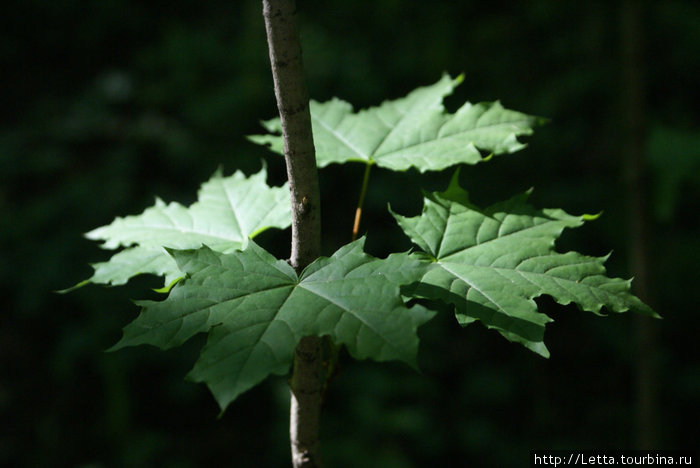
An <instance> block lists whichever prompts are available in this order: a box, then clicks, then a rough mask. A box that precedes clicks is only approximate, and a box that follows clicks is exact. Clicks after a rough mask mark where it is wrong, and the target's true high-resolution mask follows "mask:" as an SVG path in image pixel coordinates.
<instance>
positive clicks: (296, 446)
mask: <svg viewBox="0 0 700 468" xmlns="http://www.w3.org/2000/svg"><path fill="white" fill-rule="evenodd" d="M263 16H264V18H265V29H266V31H267V43H268V48H269V50H270V64H271V66H272V76H273V80H274V84H275V96H276V98H277V107H278V109H279V113H280V119H281V123H282V136H283V138H284V159H285V161H286V164H287V178H288V179H289V191H290V197H291V205H292V249H291V250H292V251H291V257H290V264H291V265H292V267H293V268H294V269H295V270H296V271H297V272H301V270H302V269H303V268H304V267H306V266H307V265H308V264H309V263H311V262H312V261H314V260H315V259H316V258H318V256H319V255H320V250H321V248H320V247H321V202H320V195H319V189H318V173H317V168H316V155H315V151H314V143H313V135H312V132H311V114H310V112H309V96H308V93H307V90H306V85H305V83H304V71H303V65H302V60H301V44H300V41H299V32H298V29H297V25H296V6H295V4H294V0H263ZM321 344H322V340H321V338H319V337H305V338H302V340H301V341H300V342H299V344H298V345H297V347H296V350H295V353H294V370H293V372H292V377H291V379H290V387H291V411H290V428H289V434H290V439H291V446H292V462H293V464H294V467H295V468H300V467H304V468H308V467H316V466H319V465H320V462H319V454H318V451H319V441H318V427H319V419H320V414H321V389H322V386H323V385H322V384H323V372H322V368H321Z"/></svg>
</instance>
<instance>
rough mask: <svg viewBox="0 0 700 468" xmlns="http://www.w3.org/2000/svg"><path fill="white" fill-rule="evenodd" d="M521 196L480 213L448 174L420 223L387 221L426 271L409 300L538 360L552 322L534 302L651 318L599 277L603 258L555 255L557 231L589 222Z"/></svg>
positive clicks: (622, 288)
mask: <svg viewBox="0 0 700 468" xmlns="http://www.w3.org/2000/svg"><path fill="white" fill-rule="evenodd" d="M527 196H528V193H524V194H521V195H517V196H515V197H513V198H511V199H510V200H508V201H506V202H503V203H497V204H495V205H492V206H490V207H488V208H486V209H480V208H478V207H476V206H474V205H472V204H471V203H470V202H469V199H468V194H467V192H466V191H464V190H463V189H462V188H461V187H460V186H459V184H458V182H457V174H455V177H453V179H452V182H451V183H450V185H449V187H448V189H447V191H445V192H442V193H437V192H436V193H431V194H427V195H426V196H425V198H424V207H423V212H422V214H421V216H417V217H413V218H407V217H403V216H400V215H398V214H395V213H392V214H393V215H394V217H395V218H396V220H397V222H398V223H399V225H400V226H401V228H402V229H403V230H404V232H405V233H406V235H408V237H410V238H411V240H412V241H413V242H414V243H415V244H416V245H417V246H419V247H420V248H421V249H422V251H423V252H422V253H419V254H418V255H416V256H417V257H420V258H422V260H423V261H424V262H425V263H426V264H429V265H430V269H429V270H428V271H427V272H426V273H425V275H424V276H423V278H422V279H421V281H420V283H419V284H418V285H416V286H414V288H413V291H412V292H411V294H413V295H414V296H416V297H424V298H428V299H437V300H441V301H443V302H447V303H450V304H454V305H455V306H456V315H457V319H458V321H459V322H460V323H461V324H463V325H467V324H469V323H471V322H473V321H475V320H478V321H481V322H482V323H483V324H484V325H486V326H487V327H489V328H494V329H496V330H497V331H498V332H499V333H501V335H503V336H504V337H506V338H507V339H508V340H511V341H515V342H518V343H521V344H523V345H525V346H526V347H528V348H529V349H531V350H533V351H535V352H536V353H538V354H541V355H543V356H545V357H546V356H548V355H549V352H548V351H547V348H546V347H545V345H544V343H543V339H544V327H545V324H546V323H547V322H550V321H551V318H549V317H548V316H547V315H545V314H543V313H540V312H538V311H537V304H536V303H535V301H534V300H533V299H534V298H536V297H538V296H540V295H543V294H546V295H549V296H551V297H552V298H554V300H555V301H557V302H558V303H560V304H563V305H566V304H569V303H571V302H573V303H576V304H577V305H578V307H579V308H580V309H582V310H585V311H590V312H594V313H597V314H599V313H600V310H601V308H602V307H605V308H607V309H608V310H609V311H612V312H624V311H627V310H634V311H637V312H640V313H643V314H647V315H652V316H655V315H656V314H655V313H654V312H653V311H652V310H651V309H650V308H649V307H648V306H647V305H645V304H644V303H643V302H641V301H640V300H639V299H638V298H637V297H635V296H633V295H632V294H631V293H630V281H629V280H622V279H619V278H608V277H607V276H605V267H604V266H603V264H604V262H605V260H606V258H607V257H602V258H600V257H590V256H585V255H581V254H579V253H577V252H566V253H558V252H556V251H555V250H554V243H555V240H556V239H557V238H558V237H559V236H560V234H561V233H562V231H563V230H564V229H566V228H574V227H578V226H581V225H582V224H583V223H584V222H585V221H586V220H587V219H592V218H595V216H590V215H584V216H572V215H569V214H567V213H565V212H564V211H562V210H559V209H545V210H537V209H535V208H533V207H532V206H530V205H528V204H527V203H526V199H527Z"/></svg>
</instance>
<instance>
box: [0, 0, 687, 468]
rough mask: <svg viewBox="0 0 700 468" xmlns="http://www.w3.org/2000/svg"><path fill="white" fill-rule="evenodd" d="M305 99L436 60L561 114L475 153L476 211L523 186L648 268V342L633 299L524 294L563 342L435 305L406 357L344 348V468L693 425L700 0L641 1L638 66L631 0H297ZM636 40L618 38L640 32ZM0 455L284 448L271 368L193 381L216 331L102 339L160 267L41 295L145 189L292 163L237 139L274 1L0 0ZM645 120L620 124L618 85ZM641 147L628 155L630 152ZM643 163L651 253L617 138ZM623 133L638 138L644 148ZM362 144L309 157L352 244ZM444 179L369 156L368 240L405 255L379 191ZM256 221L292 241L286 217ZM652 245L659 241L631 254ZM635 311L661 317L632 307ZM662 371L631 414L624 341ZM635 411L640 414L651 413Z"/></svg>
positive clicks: (179, 189)
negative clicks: (636, 221) (379, 358)
mask: <svg viewBox="0 0 700 468" xmlns="http://www.w3.org/2000/svg"><path fill="white" fill-rule="evenodd" d="M298 7H299V10H300V23H301V29H302V36H303V37H302V41H303V46H304V60H305V65H306V71H307V77H308V85H309V89H310V94H311V95H312V97H314V98H315V99H318V100H326V99H329V98H330V97H332V96H338V97H341V98H343V99H345V100H347V101H350V102H352V103H353V104H354V105H355V106H356V108H360V107H366V106H369V105H375V104H378V103H379V102H381V101H382V100H383V99H393V98H397V97H400V96H403V95H404V94H406V93H407V92H408V91H410V90H411V89H413V88H415V87H417V86H421V85H426V84H430V83H433V82H435V81H437V79H438V78H439V77H440V76H441V74H442V73H443V72H449V73H451V74H453V75H455V74H458V73H461V72H464V73H465V74H466V79H465V82H464V84H463V85H462V86H461V87H460V88H459V89H458V91H457V92H456V93H455V96H454V97H451V98H449V99H448V101H447V106H448V108H450V109H452V110H454V109H455V108H456V107H457V106H458V105H459V104H461V103H462V102H463V101H465V100H471V101H481V100H494V99H501V101H502V102H503V103H504V105H505V106H507V107H510V108H513V109H517V110H520V111H524V112H528V113H532V114H537V115H542V116H546V117H549V118H551V119H552V121H551V123H550V124H549V125H548V126H546V127H544V128H541V129H538V130H537V132H536V134H535V135H534V136H533V137H532V138H530V139H529V143H530V145H529V147H528V148H527V149H526V150H524V151H522V152H519V153H517V154H514V155H509V156H502V157H499V158H495V159H494V160H492V161H491V162H489V163H487V164H481V165H478V166H475V167H465V168H463V169H462V172H461V180H462V183H463V185H465V187H466V188H467V189H468V190H470V192H471V195H472V199H473V200H474V201H475V202H477V203H480V204H488V203H492V202H495V201H498V200H499V199H503V198H506V197H509V196H511V195H513V194H514V193H517V192H519V191H522V190H525V189H527V188H529V187H532V186H534V187H535V191H534V194H533V196H532V200H533V202H534V203H535V204H537V205H538V206H541V207H561V208H564V209H566V210H567V211H569V212H572V213H595V212H598V211H600V210H603V211H604V214H603V216H602V217H601V218H600V219H599V220H598V221H596V222H593V223H589V224H587V225H586V227H584V228H582V229H579V230H577V231H576V232H567V233H566V234H565V235H564V237H563V238H562V240H561V241H560V242H559V246H560V247H561V248H562V249H563V248H575V249H576V250H579V251H581V252H584V253H587V254H592V255H604V254H606V253H608V252H609V251H610V250H611V249H612V250H614V252H613V255H612V257H611V259H610V261H609V271H610V273H611V275H614V276H624V277H630V276H633V275H634V274H635V272H634V271H632V269H631V267H630V264H631V259H632V258H634V257H635V256H637V255H642V258H646V262H647V264H648V265H649V268H650V281H649V287H648V288H647V289H646V290H645V291H638V292H639V293H640V294H642V295H644V296H645V297H647V298H648V299H649V302H650V303H651V304H652V305H653V306H654V307H655V308H656V309H657V310H658V311H659V312H660V313H661V314H662V315H663V316H664V319H663V320H661V321H651V322H652V323H651V326H650V328H651V330H652V334H653V343H652V344H650V345H645V346H644V347H643V349H640V346H639V345H638V342H637V341H636V338H635V336H636V330H637V328H638V327H639V324H640V320H638V319H637V318H636V317H634V316H632V315H628V314H623V315H620V316H612V317H608V318H600V317H596V316H593V315H591V314H584V313H581V312H579V311H578V310H577V309H576V308H575V307H558V306H555V305H554V304H553V302H552V301H551V300H549V299H547V298H542V299H541V300H539V301H538V302H539V303H540V305H541V307H542V308H543V310H545V311H546V312H548V313H549V314H550V315H552V316H553V317H554V318H555V320H556V321H555V322H554V323H553V324H551V325H549V326H548V329H547V343H548V345H549V348H550V350H551V352H552V358H551V359H549V360H544V359H542V358H540V357H538V356H536V355H534V354H532V353H530V352H528V351H526V350H525V349H524V348H522V347H519V346H517V345H513V344H509V343H508V342H506V341H505V340H503V339H502V338H500V336H498V335H497V334H496V333H495V332H490V331H487V330H485V329H484V328H483V327H481V326H479V325H474V326H471V327H469V328H467V329H459V327H457V326H456V325H455V324H454V322H453V321H452V320H451V319H450V318H449V316H448V315H443V316H440V317H439V318H438V319H437V320H435V321H433V322H431V323H430V324H428V325H426V326H425V327H423V329H422V330H421V336H422V344H421V350H420V364H421V368H422V371H423V372H422V374H418V373H415V372H413V371H412V370H410V369H409V368H407V367H406V366H404V365H400V364H382V365H380V364H376V363H373V362H354V361H351V360H350V359H349V358H348V357H347V356H344V358H343V360H342V363H341V366H342V368H341V373H340V375H339V377H338V379H337V380H336V381H335V382H334V383H333V385H332V387H331V389H330V391H329V393H328V395H327V401H326V406H325V413H324V416H323V421H322V424H323V425H322V431H323V434H322V437H323V453H324V456H325V459H326V461H327V463H328V466H331V467H358V466H363V467H373V466H377V467H414V466H415V467H422V466H456V465H460V464H465V465H466V464H467V463H471V464H472V466H479V467H501V466H513V467H518V466H527V463H528V456H529V451H530V450H531V449H554V448H589V449H595V448H632V447H636V446H638V445H639V441H640V438H646V439H647V440H648V441H649V442H647V443H646V444H645V445H644V448H650V449H658V448H692V447H693V446H694V444H695V443H697V440H698V435H699V434H698V429H697V421H698V417H699V416H700V415H699V414H698V395H699V394H700V366H699V361H698V349H699V347H698V345H697V330H698V325H699V320H698V303H700V295H699V294H698V289H699V288H698V285H697V282H698V279H699V278H698V274H697V268H698V263H699V260H700V258H699V257H700V254H699V253H698V252H699V251H700V238H699V237H698V224H699V222H698V202H699V200H700V197H699V192H700V132H699V131H698V128H700V127H699V124H700V108H699V107H698V102H700V99H699V97H700V96H699V94H700V86H698V84H697V79H698V76H699V72H700V28H699V27H698V25H699V24H700V3H698V2H693V1H680V0H666V1H662V2H638V3H634V4H633V9H634V8H637V9H638V12H639V16H640V29H639V31H638V32H637V33H634V34H633V35H632V36H631V38H630V40H631V42H632V43H633V44H637V45H638V46H639V47H640V49H641V51H642V52H641V55H640V64H641V66H640V67H638V68H636V69H630V66H629V63H628V62H626V59H625V58H626V57H627V55H626V53H625V52H624V48H623V46H622V43H623V40H622V38H624V37H625V33H624V30H623V28H622V27H621V25H622V24H623V21H624V19H625V15H629V14H630V13H629V10H627V9H625V8H626V7H624V6H623V4H622V2H618V1H602V0H601V1H589V2H560V1H554V0H549V1H544V0H541V1H532V2H516V1H492V2H467V1H461V2H458V1H455V0H440V1H435V2H422V1H398V0H372V1H367V0H356V1H354V2H321V1H304V0H299V1H298ZM628 38H629V36H628ZM0 60H1V61H2V68H1V69H2V73H1V74H0V86H1V88H0V97H1V100H0V103H1V104H2V106H1V107H0V118H1V127H0V245H1V247H0V308H1V309H2V320H1V322H0V364H1V366H2V367H1V370H2V375H1V376H0V422H1V423H2V433H1V434H0V465H3V466H32V467H34V466H58V467H62V466H67V467H68V466H70V467H72V466H76V467H88V466H89V467H120V466H128V467H140V466H143V467H150V466H167V467H204V466H237V467H238V466H241V467H247V466H251V467H259V466H265V467H268V466H270V467H275V466H288V464H289V455H288V454H289V449H288V441H287V439H288V436H287V409H288V391H287V388H286V384H285V381H284V379H283V378H271V379H269V380H268V381H266V382H265V383H264V384H263V385H262V386H260V387H257V388H255V389H254V390H252V391H250V392H248V393H246V394H245V395H243V396H242V397H241V398H239V399H238V400H237V401H236V402H234V403H233V404H232V405H231V406H230V407H229V409H228V411H227V412H226V413H225V414H224V415H223V417H222V418H220V419H217V417H216V416H217V413H218V408H217V406H216V404H215V402H214V400H213V398H212V397H211V395H210V394H209V393H208V391H207V390H206V388H205V387H204V386H202V385H196V384H192V383H188V382H184V381H183V376H184V375H185V374H186V372H187V371H188V370H189V368H190V367H191V366H192V364H193V363H194V360H195V359H196V356H197V350H198V348H199V347H200V346H201V345H202V343H203V339H202V338H203V337H200V338H198V339H195V340H192V342H191V343H188V344H187V345H185V346H184V347H182V348H180V349H176V350H171V351H168V352H161V351H158V350H155V349H153V348H147V347H139V348H133V349H127V350H124V351H120V352H117V353H103V350H104V349H106V348H108V347H109V346H111V345H112V344H114V343H115V342H116V340H117V339H118V338H119V336H120V328H121V327H122V326H123V325H125V324H126V323H127V322H129V321H130V320H131V319H133V318H134V317H135V315H136V314H137V312H138V310H137V308H136V306H134V305H133V304H131V303H130V302H129V299H132V298H133V299H141V298H145V297H155V294H154V293H151V292H150V291H149V289H148V288H149V287H155V286H157V285H158V284H159V282H158V280H157V279H153V278H138V279H137V280H135V281H132V283H130V284H129V285H128V286H126V287H122V288H101V287H96V286H90V287H86V288H83V289H81V290H79V291H77V292H74V293H71V294H69V295H57V294H54V293H53V292H52V291H54V290H57V289H61V288H65V287H67V286H70V285H72V284H75V283H76V282H78V281H80V280H82V279H84V278H86V277H88V276H89V275H90V274H91V269H90V267H89V266H88V262H90V261H93V262H94V261H101V260H104V259H106V258H108V255H109V254H108V253H107V252H104V251H102V250H100V249H99V248H98V247H97V246H96V245H95V244H94V243H91V242H89V241H87V240H85V239H84V238H82V237H81V234H82V233H84V232H86V231H88V230H90V229H92V228H94V227H97V226H100V225H103V224H106V223H109V222H110V221H111V220H112V219H113V218H114V217H115V216H117V215H127V214H136V213H140V212H141V211H142V210H143V209H144V208H145V207H147V206H149V205H150V204H151V203H152V202H153V198H154V196H156V195H158V196H160V197H162V198H163V199H164V200H166V201H175V200H176V201H179V202H181V203H190V202H192V201H193V200H194V197H195V192H196V189H197V187H198V186H199V184H200V183H201V182H202V181H204V180H205V179H206V178H208V177H209V176H210V175H211V174H212V173H213V172H214V170H215V169H216V168H217V166H218V165H220V164H221V165H223V168H224V171H225V173H226V174H230V173H231V172H233V171H234V170H236V169H242V170H244V171H246V172H247V173H249V174H250V173H252V172H255V171H257V170H258V169H259V168H260V165H261V160H263V159H264V160H265V161H267V165H268V168H269V171H270V174H271V175H270V177H271V181H272V182H273V183H275V184H280V183H282V182H283V180H284V168H283V163H282V160H281V158H279V157H277V156H275V155H271V154H269V153H268V152H266V150H265V149H263V148H259V147H256V146H254V145H252V144H250V143H248V142H246V140H245V138H244V136H245V135H247V134H251V133H256V132H259V131H260V130H261V127H260V126H259V124H258V122H259V120H261V119H267V118H270V117H273V116H274V115H275V113H276V108H275V101H274V95H273V90H272V83H271V76H270V71H269V64H268V56H267V50H266V43H265V35H264V26H263V22H262V16H261V4H260V2H258V1H253V0H239V1H234V0H229V1H207V2H194V1H184V0H171V1H168V2H164V1H151V2H136V1H128V0H105V1H99V2H87V1H78V0H56V1H54V2H44V1H39V0H22V1H18V0H11V1H5V2H3V4H2V6H1V7H0ZM634 82H639V83H642V85H643V93H642V99H641V101H639V100H638V101H637V102H636V103H635V104H634V106H635V107H634V109H635V111H634V115H635V116H637V117H638V118H639V122H640V125H641V126H640V127H639V128H638V129H636V130H634V131H631V132H628V131H626V130H625V124H624V122H625V118H626V117H625V116H626V115H628V114H629V112H628V111H629V108H630V102H629V101H628V100H627V99H626V98H625V96H626V94H625V92H626V91H628V90H629V89H632V88H631V87H632V86H633V83H634ZM630 148H632V149H630ZM634 148H638V150H637V151H638V152H639V154H640V155H641V156H642V158H643V159H642V162H643V164H644V171H645V177H644V179H643V185H642V188H643V191H642V192H643V193H642V196H643V197H645V198H646V199H647V200H648V204H647V205H646V206H647V208H646V209H645V211H644V216H643V218H642V220H643V222H644V223H645V224H646V225H647V226H648V228H649V232H650V236H649V242H648V244H647V246H646V253H645V252H644V251H639V250H638V249H637V250H635V249H634V248H633V247H632V246H633V244H632V243H631V242H630V239H632V238H633V236H636V235H638V232H637V231H635V230H633V229H632V228H631V227H630V226H631V224H630V219H629V217H630V216H629V215H630V213H632V212H633V211H632V208H631V207H632V204H633V203H634V199H635V197H632V196H630V195H629V191H628V190H627V188H626V187H627V185H626V180H628V179H626V178H625V174H626V170H625V163H624V157H623V156H624V155H625V154H628V153H629V152H630V151H634ZM633 154H634V153H633ZM362 170H363V169H362V167H361V166H359V165H345V166H332V167H329V168H327V169H324V170H322V171H321V174H320V175H321V186H322V191H323V195H324V197H325V204H324V206H323V210H324V211H323V216H324V226H323V227H324V230H325V234H326V237H325V241H324V250H325V252H326V253H331V252H333V251H334V250H335V249H336V248H338V247H339V246H340V245H342V244H343V243H345V242H347V241H348V240H349V231H350V228H351V223H352V217H353V212H354V204H355V203H356V201H357V196H358V190H359V186H360V182H361V177H362ZM450 175H451V173H450V172H449V171H448V172H446V173H443V174H428V175H424V176H420V175H419V174H417V173H416V172H414V171H410V172H408V173H405V174H400V173H389V172H388V171H383V170H375V171H374V172H373V173H372V179H371V185H370V190H369V193H368V199H367V202H366V217H365V219H364V224H363V230H366V231H368V233H369V237H368V249H369V250H370V252H372V253H374V254H375V255H384V254H386V253H387V252H389V251H390V250H391V249H405V248H408V247H409V243H408V241H407V240H406V239H405V238H403V237H402V235H401V234H400V231H399V230H398V228H397V227H396V226H395V223H394V222H393V221H392V219H391V217H390V216H389V215H388V213H387V211H386V204H387V203H391V205H392V207H393V208H394V209H395V210H396V211H398V212H400V213H403V214H406V215H415V214H417V213H418V212H419V210H420V203H421V195H420V191H419V188H421V187H423V188H426V189H428V190H438V189H442V188H444V187H445V185H446V183H447V181H448V179H449V177H450ZM259 239H261V242H262V243H263V244H264V245H265V246H266V247H268V248H269V249H270V250H272V251H273V252H275V253H276V254H278V255H279V256H281V257H284V256H286V255H287V252H288V243H289V234H288V232H283V233H273V232H269V233H265V234H263V235H262V236H261V237H260V238H259ZM645 256H646V257H645ZM647 327H649V325H647ZM640 359H643V362H644V363H645V364H644V365H643V366H641V369H642V370H644V371H645V372H646V371H649V372H651V377H650V379H651V383H652V385H651V388H652V389H653V390H654V392H655V397H654V399H653V409H654V413H653V415H652V421H653V425H652V428H651V430H640V428H639V426H638V424H637V420H638V414H637V413H638V407H637V406H636V403H635V402H636V395H637V393H638V390H639V385H638V383H637V373H638V372H639V369H640V366H639V365H638V362H639V361H640ZM640 432H641V434H640Z"/></svg>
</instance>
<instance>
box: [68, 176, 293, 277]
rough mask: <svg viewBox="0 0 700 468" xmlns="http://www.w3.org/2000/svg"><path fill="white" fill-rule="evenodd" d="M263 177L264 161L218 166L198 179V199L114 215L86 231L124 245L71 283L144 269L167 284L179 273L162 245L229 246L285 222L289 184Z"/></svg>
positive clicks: (223, 248) (231, 248)
mask: <svg viewBox="0 0 700 468" xmlns="http://www.w3.org/2000/svg"><path fill="white" fill-rule="evenodd" d="M266 178H267V172H266V170H265V167H263V168H262V170H260V172H258V173H257V174H253V175H252V176H250V177H246V176H245V175H244V174H243V173H242V172H240V171H237V172H235V173H234V174H233V175H231V176H229V177H223V176H222V175H221V173H220V172H219V171H217V172H216V173H215V174H214V175H213V176H212V177H211V178H210V179H209V181H207V182H205V183H204V184H202V186H201V188H200V189H199V193H198V200H197V201H196V202H195V203H193V204H192V205H191V206H189V207H185V206H183V205H181V204H179V203H175V202H173V203H170V204H166V203H165V202H163V201H162V200H161V199H159V198H158V199H156V203H155V205H154V206H152V207H150V208H147V209H146V210H145V211H144V212H143V213H142V214H140V215H136V216H127V217H124V218H116V219H115V220H114V221H113V222H112V223H111V224H109V225H107V226H102V227H99V228H97V229H94V230H92V231H90V232H88V233H87V234H86V237H87V238H88V239H92V240H101V241H104V242H103V244H102V247H103V248H105V249H112V250H113V249H118V248H120V247H126V249H125V250H123V251H121V252H118V253H116V254H114V255H113V256H112V257H111V258H110V260H109V261H107V262H101V263H96V264H93V268H94V270H95V272H94V274H93V275H92V277H90V278H89V279H87V280H85V281H83V282H81V283H79V284H78V285H76V286H75V287H74V288H77V287H80V286H83V285H85V284H88V283H98V284H111V285H120V284H124V283H126V282H127V281H128V280H129V279H131V278H132V277H134V276H136V275H139V274H144V273H148V274H154V275H158V276H164V277H165V284H166V286H167V285H170V284H171V283H172V282H173V281H174V280H175V279H177V278H178V277H179V276H181V275H182V273H181V272H180V270H179V269H178V268H177V265H176V263H175V261H174V260H173V258H172V257H171V256H170V255H168V254H167V252H166V250H165V248H173V249H195V248H198V247H200V246H202V245H207V246H209V247H210V248H212V249H214V250H216V251H219V252H231V251H234V250H236V249H240V248H241V247H242V246H244V245H245V243H246V242H247V239H248V238H252V237H254V236H255V235H257V234H259V233H260V232H262V231H264V230H266V229H268V228H271V227H275V228H280V229H284V228H286V227H288V226H289V225H290V224H291V212H290V208H289V191H288V189H287V184H285V185H283V186H282V187H269V186H268V185H267V183H266V182H265V180H266ZM71 289H72V288H71Z"/></svg>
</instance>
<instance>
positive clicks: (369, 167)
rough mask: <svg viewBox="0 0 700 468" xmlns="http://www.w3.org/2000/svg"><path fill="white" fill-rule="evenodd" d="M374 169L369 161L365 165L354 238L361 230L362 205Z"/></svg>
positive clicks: (356, 211) (356, 212)
mask: <svg viewBox="0 0 700 468" xmlns="http://www.w3.org/2000/svg"><path fill="white" fill-rule="evenodd" d="M370 169H372V163H371V162H368V163H367V165H366V166H365V175H364V176H363V178H362V188H361V189H360V199H359V200H358V202H357V209H356V210H355V222H354V223H353V225H352V240H353V241H354V240H356V239H357V234H358V232H360V219H361V218H362V205H363V204H364V203H365V194H366V193H367V183H368V182H369V171H370Z"/></svg>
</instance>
